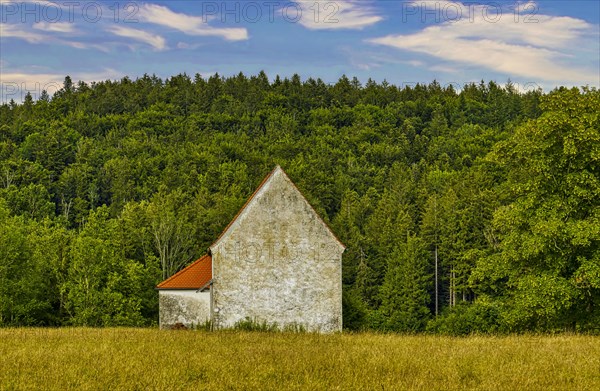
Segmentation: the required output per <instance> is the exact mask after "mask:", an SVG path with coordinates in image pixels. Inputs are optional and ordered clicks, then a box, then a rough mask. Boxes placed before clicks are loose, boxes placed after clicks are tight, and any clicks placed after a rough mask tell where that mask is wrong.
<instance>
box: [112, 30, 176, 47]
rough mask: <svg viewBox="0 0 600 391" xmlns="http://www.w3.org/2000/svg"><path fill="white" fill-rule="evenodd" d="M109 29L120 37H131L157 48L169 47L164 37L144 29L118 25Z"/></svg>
mask: <svg viewBox="0 0 600 391" xmlns="http://www.w3.org/2000/svg"><path fill="white" fill-rule="evenodd" d="M107 31H109V32H111V33H113V34H115V35H118V36H120V37H125V38H131V39H134V40H136V41H140V42H143V43H147V44H148V45H150V46H152V47H153V48H154V49H156V50H164V49H166V47H167V43H166V41H165V39H164V38H163V37H161V36H160V35H156V34H152V33H149V32H147V31H144V30H138V29H133V28H130V27H125V26H119V25H116V26H110V27H108V28H107Z"/></svg>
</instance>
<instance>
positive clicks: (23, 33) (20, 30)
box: [0, 23, 48, 43]
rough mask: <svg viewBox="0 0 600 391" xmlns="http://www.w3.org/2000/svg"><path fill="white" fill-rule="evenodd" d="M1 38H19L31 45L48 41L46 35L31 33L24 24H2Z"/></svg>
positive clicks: (0, 26) (0, 24) (0, 27)
mask: <svg viewBox="0 0 600 391" xmlns="http://www.w3.org/2000/svg"><path fill="white" fill-rule="evenodd" d="M0 38H17V39H22V40H25V41H27V42H29V43H41V42H45V41H47V40H48V37H47V36H46V35H44V34H39V33H36V32H34V31H30V30H29V28H28V27H27V26H26V25H24V24H9V23H0Z"/></svg>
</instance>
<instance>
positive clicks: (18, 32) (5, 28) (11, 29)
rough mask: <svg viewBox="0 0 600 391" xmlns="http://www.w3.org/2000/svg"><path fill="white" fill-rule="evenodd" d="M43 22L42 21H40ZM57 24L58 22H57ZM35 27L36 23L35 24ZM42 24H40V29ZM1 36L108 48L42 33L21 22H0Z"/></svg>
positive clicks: (81, 47)
mask: <svg viewBox="0 0 600 391" xmlns="http://www.w3.org/2000/svg"><path fill="white" fill-rule="evenodd" d="M40 23H41V22H40ZM55 24H56V23H55ZM34 27H35V25H34ZM41 27H42V26H41V25H40V26H38V29H39V28H41ZM0 38H2V39H5V38H15V39H22V40H24V41H27V42H29V43H32V44H51V43H54V44H60V45H65V46H71V47H73V48H75V49H89V48H94V49H97V50H101V51H103V52H106V51H107V48H106V47H104V46H102V45H98V44H92V43H83V42H77V41H72V40H66V39H61V38H58V37H56V36H53V35H52V34H42V33H38V32H36V31H32V30H31V29H30V27H29V26H27V25H25V24H22V23H19V24H9V23H0Z"/></svg>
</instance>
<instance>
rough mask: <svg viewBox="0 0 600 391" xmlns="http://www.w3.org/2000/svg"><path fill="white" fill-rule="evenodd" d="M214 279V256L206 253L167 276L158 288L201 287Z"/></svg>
mask: <svg viewBox="0 0 600 391" xmlns="http://www.w3.org/2000/svg"><path fill="white" fill-rule="evenodd" d="M211 279H212V258H211V256H210V255H205V256H203V257H201V258H200V259H198V260H197V261H195V262H194V263H192V264H191V265H189V266H188V267H186V268H184V269H182V270H180V271H179V272H178V273H175V274H173V275H172V276H171V277H169V278H167V279H166V280H164V281H163V282H161V283H160V284H158V286H157V287H156V289H200V288H203V287H206V286H207V285H208V283H209V282H210V280H211Z"/></svg>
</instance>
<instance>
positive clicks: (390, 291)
mask: <svg viewBox="0 0 600 391" xmlns="http://www.w3.org/2000/svg"><path fill="white" fill-rule="evenodd" d="M276 164H279V165H281V166H282V167H283V169H284V170H285V171H286V172H287V173H288V175H289V176H290V178H291V179H292V180H293V181H294V182H295V183H296V184H297V185H298V187H299V188H300V190H301V191H302V192H303V194H304V195H305V196H306V197H307V199H308V200H309V202H310V203H311V204H312V205H313V207H314V208H315V209H316V210H317V211H318V212H319V214H320V215H321V216H322V217H323V219H324V220H325V221H326V222H327V224H329V225H330V226H331V228H332V229H333V231H334V232H335V233H336V234H337V235H338V236H339V237H340V239H341V240H342V242H344V243H345V244H346V246H347V249H346V252H345V254H344V257H343V283H344V327H345V328H347V329H349V330H378V331H384V332H387V331H394V332H402V333H416V332H429V333H442V334H452V335H464V334H471V333H520V332H562V331H568V332H585V333H597V332H600V92H599V91H598V90H597V89H596V88H590V87H582V88H565V87H559V88H556V89H554V90H553V91H550V92H544V91H541V90H531V91H527V92H520V91H518V90H517V88H516V87H515V86H514V85H513V84H512V83H510V81H509V82H508V83H506V84H504V85H500V84H498V83H496V82H493V81H490V82H487V83H486V82H484V81H482V82H480V83H471V84H467V85H465V86H464V87H463V88H461V89H460V90H456V89H455V88H453V87H452V86H451V85H449V86H442V85H440V84H439V83H438V82H435V81H434V82H432V83H430V84H416V85H406V86H401V87H400V86H395V85H391V84H389V83H387V82H382V83H378V82H375V81H372V80H369V81H367V82H366V83H364V84H362V83H361V82H360V81H359V80H357V79H356V78H352V79H350V78H348V77H346V76H343V77H341V78H340V79H339V80H338V81H337V82H336V83H331V84H327V83H325V82H323V81H322V80H320V79H312V78H309V79H307V80H302V79H301V78H300V77H299V76H298V75H294V76H293V77H291V78H280V77H279V76H277V77H275V78H274V79H270V78H269V77H268V76H267V75H266V74H265V73H264V72H261V73H259V74H258V75H253V76H247V75H244V74H243V73H240V74H238V75H236V76H232V77H223V76H220V75H218V74H215V75H212V76H210V77H203V76H202V75H199V74H197V75H195V76H194V77H190V76H188V75H186V74H180V75H176V76H173V77H170V78H168V79H165V80H162V79H161V78H158V77H156V76H150V75H144V76H143V77H140V78H137V79H135V80H132V79H130V78H127V77H126V78H123V79H121V80H116V81H105V82H97V83H92V84H86V83H83V82H74V81H73V80H71V78H70V77H68V76H67V77H66V78H65V80H64V85H63V87H62V89H60V90H59V91H57V92H56V93H55V94H53V95H52V96H50V95H49V94H48V93H45V92H43V93H42V94H41V95H40V96H39V98H38V99H33V98H32V96H31V95H29V94H28V95H27V96H26V97H25V99H24V101H23V102H22V103H15V102H14V101H11V102H7V103H4V104H2V105H1V106H0V326H5V327H6V326H92V327H103V326H153V325H156V323H157V321H158V294H157V292H156V291H155V289H154V287H155V286H156V284H157V283H159V282H160V281H162V280H163V279H164V278H166V277H168V276H170V275H172V274H173V273H175V272H176V271H178V270H180V269H181V268H182V267H184V266H185V265H187V264H189V263H190V262H192V261H194V260H195V259H197V258H198V257H200V256H201V255H203V254H204V253H205V252H206V249H207V247H208V246H209V245H210V244H211V243H212V242H213V241H214V239H216V238H217V237H218V235H219V234H220V232H221V231H222V230H223V228H224V227H225V226H226V225H227V223H228V222H229V221H230V220H231V218H232V217H233V216H234V215H235V214H236V213H237V211H238V210H239V208H240V207H241V206H242V205H243V204H244V202H245V201H246V199H247V198H248V197H249V196H250V195H251V194H252V192H253V191H254V189H255V188H256V186H258V184H259V183H260V182H261V180H262V179H263V177H264V176H265V175H266V174H268V173H269V172H270V171H271V170H272V169H273V167H274V166H275V165H276Z"/></svg>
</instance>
